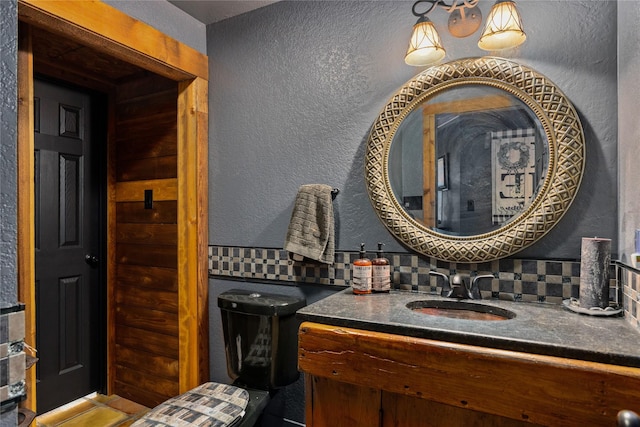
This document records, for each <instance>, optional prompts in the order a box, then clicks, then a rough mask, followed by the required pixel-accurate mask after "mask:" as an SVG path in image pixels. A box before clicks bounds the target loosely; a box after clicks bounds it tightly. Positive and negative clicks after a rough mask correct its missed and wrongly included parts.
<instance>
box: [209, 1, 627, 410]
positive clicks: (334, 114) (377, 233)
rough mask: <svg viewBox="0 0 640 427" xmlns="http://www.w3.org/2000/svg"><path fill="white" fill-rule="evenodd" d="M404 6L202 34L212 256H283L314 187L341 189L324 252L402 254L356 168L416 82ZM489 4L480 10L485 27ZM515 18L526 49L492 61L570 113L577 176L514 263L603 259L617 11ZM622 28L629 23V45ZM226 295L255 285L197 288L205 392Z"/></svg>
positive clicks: (330, 10)
mask: <svg viewBox="0 0 640 427" xmlns="http://www.w3.org/2000/svg"><path fill="white" fill-rule="evenodd" d="M412 4H413V2H412V1H370V2H364V1H301V2H290V1H283V2H279V3H276V4H273V5H270V6H267V7H265V8H262V9H258V10H256V11H253V12H251V13H248V14H245V15H241V16H238V17H235V18H231V19H228V20H225V21H222V22H220V23H216V24H212V25H209V26H208V27H207V53H208V55H209V65H210V86H209V87H210V96H209V111H210V116H209V125H210V127H209V129H210V140H209V145H210V154H209V178H210V183H209V203H210V205H209V209H210V213H209V218H210V219H209V221H210V222H209V224H210V237H209V242H210V243H211V244H214V245H229V246H234V245H236V246H249V247H251V246H257V247H274V248H282V245H283V240H284V236H285V233H286V229H287V225H288V222H289V218H290V215H291V210H292V207H293V200H294V198H295V194H296V192H297V189H298V187H299V186H300V185H302V184H308V183H326V184H329V185H331V186H334V187H338V188H340V190H341V192H340V194H339V195H338V197H337V198H336V200H335V202H334V206H335V216H336V245H337V248H339V249H341V250H356V249H357V248H358V247H359V243H360V242H365V243H366V244H367V247H368V248H370V249H373V248H374V247H375V243H376V242H378V241H383V242H385V243H386V246H385V249H386V250H388V251H395V252H403V251H406V249H405V248H404V247H403V246H402V245H401V244H400V243H399V242H397V241H396V240H395V239H394V238H393V237H392V236H391V234H390V233H389V232H387V230H386V229H385V228H384V227H383V225H382V224H381V222H380V221H379V220H378V218H377V216H376V214H375V212H374V210H373V208H372V207H371V203H370V202H369V199H368V196H367V193H366V188H365V183H364V165H363V157H364V150H365V143H366V140H367V137H368V133H369V130H370V126H371V125H372V124H373V122H374V120H375V119H376V117H377V115H378V114H379V113H380V110H381V108H382V107H383V106H384V105H385V103H386V102H387V100H388V99H389V97H390V96H391V95H392V94H393V93H394V92H395V91H396V90H397V89H398V88H399V87H400V86H401V85H403V84H404V83H405V82H406V81H407V80H409V79H410V78H411V77H412V76H413V75H415V74H417V73H418V72H419V71H421V70H422V69H421V68H414V67H409V66H407V65H405V64H404V53H405V51H406V47H407V40H408V37H409V34H410V31H411V27H412V25H413V24H414V23H415V19H416V18H415V17H413V15H412V14H411V6H412ZM491 4H492V2H486V3H485V2H481V7H483V12H484V13H485V15H486V13H488V11H487V8H488V6H489V5H491ZM518 8H519V10H520V12H521V14H522V16H523V20H524V24H525V28H526V32H527V35H528V39H527V41H526V43H525V44H524V45H522V46H521V47H520V48H518V49H516V50H515V51H513V52H509V53H508V54H503V56H506V57H508V58H510V59H513V60H516V61H518V62H521V63H523V64H525V65H527V66H529V67H532V68H533V69H535V70H537V71H539V72H541V73H543V74H545V75H546V76H547V77H549V78H550V79H551V80H552V81H554V82H555V83H556V85H557V86H558V87H560V88H561V89H562V91H563V92H564V93H565V94H566V95H567V97H568V98H569V99H570V100H571V101H572V102H573V104H574V106H575V107H576V109H577V110H578V113H579V115H580V117H581V120H582V124H583V127H584V130H585V135H586V145H587V147H586V150H587V163H586V169H585V175H584V179H583V183H582V187H581V190H580V191H579V194H578V196H577V198H576V200H575V202H574V205H573V206H572V208H571V209H570V210H569V212H568V213H567V214H566V215H565V217H564V218H563V219H562V220H561V222H560V223H559V224H558V225H557V226H556V227H555V228H554V229H553V230H552V231H551V232H549V234H548V235H546V236H545V237H544V238H543V239H542V240H541V241H539V242H538V243H536V244H535V245H534V246H531V247H530V248H527V249H525V250H524V251H522V252H520V253H518V254H517V255H516V256H517V257H518V258H543V259H554V258H570V259H575V258H579V257H580V243H581V238H582V237H584V236H599V237H609V238H612V239H613V240H614V244H613V247H614V248H615V247H616V246H617V215H618V207H617V206H618V205H617V144H616V138H617V126H616V123H617V121H616V117H617V96H616V85H617V80H616V78H617V74H616V31H617V30H616V21H617V19H616V18H617V7H616V3H615V2H613V1H597V2H596V1H589V2H583V1H565V0H553V1H551V0H519V1H518ZM430 17H431V18H432V20H433V21H435V22H436V25H437V26H439V27H440V28H442V24H443V23H444V22H446V19H447V14H446V12H444V11H442V10H437V11H436V12H434V13H433V14H431V16H430ZM636 22H637V21H636ZM632 25H633V21H632V20H630V21H629V27H628V32H633V31H632V30H631V28H635V27H633V26H632ZM594 29H598V31H595V30H594ZM440 34H441V36H442V38H443V43H444V44H445V47H446V48H447V49H448V52H447V60H453V59H458V58H463V57H470V56H483V55H485V52H483V51H481V50H480V49H479V48H478V47H477V45H476V37H475V36H474V37H470V38H467V39H454V38H453V37H451V36H449V35H448V34H447V31H446V29H441V31H440ZM630 37H638V36H637V34H634V35H630ZM630 43H631V42H630ZM635 46H636V47H635V48H634V49H635V50H636V51H637V50H638V49H637V43H636V45H635ZM629 78H630V79H631V78H632V77H631V75H630V76H629ZM635 110H636V109H632V108H630V111H629V114H632V113H633V111H635ZM636 140H637V139H636ZM636 158H638V157H637V155H636ZM636 211H637V209H636ZM614 251H615V249H614ZM616 256H617V255H616V254H614V258H615V257H616ZM234 285H241V286H243V287H251V288H254V287H256V288H262V287H263V286H264V285H255V284H244V283H243V284H240V283H238V282H228V281H221V280H211V282H210V291H211V311H210V328H211V375H212V378H213V379H214V380H217V381H228V377H227V376H226V367H225V362H224V349H223V348H222V338H221V324H220V314H219V312H218V309H217V306H216V304H215V297H216V295H217V293H219V292H220V291H222V290H224V289H227V288H229V287H231V286H234ZM266 286H267V287H268V289H269V290H270V291H272V292H280V291H281V290H282V291H284V292H292V290H291V289H290V288H286V287H280V286H273V285H266ZM294 289H295V288H294ZM295 292H299V291H295ZM326 292H331V291H330V290H327V291H326ZM294 389H295V387H294ZM288 399H289V400H287V405H289V406H290V407H291V408H292V409H291V410H290V411H288V412H287V416H288V417H290V418H292V419H295V420H297V421H301V420H300V419H299V418H298V416H299V415H298V414H299V412H298V411H297V410H295V408H298V407H300V405H301V402H302V399H303V397H302V396H297V397H296V394H295V393H289V394H288ZM296 399H300V400H299V401H297V400H296Z"/></svg>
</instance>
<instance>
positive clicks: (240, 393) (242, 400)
mask: <svg viewBox="0 0 640 427" xmlns="http://www.w3.org/2000/svg"><path fill="white" fill-rule="evenodd" d="M248 402H249V393H248V392H247V391H246V390H244V389H241V388H239V387H235V386H232V385H228V384H218V383H213V382H209V383H205V384H202V385H200V386H198V387H196V388H194V389H192V390H189V391H188V392H186V393H184V394H181V395H180V396H176V397H173V398H171V399H169V400H167V401H166V402H163V403H161V404H160V405H158V406H156V407H155V408H153V409H152V410H151V411H150V412H148V413H147V414H145V415H144V416H143V417H142V418H140V419H139V420H138V421H136V422H135V423H134V424H133V425H132V426H131V427H152V426H153V427H160V426H170V427H183V426H197V427H226V426H233V425H234V424H235V423H236V422H238V421H240V420H241V419H242V417H243V416H244V410H245V408H246V407H247V403H248Z"/></svg>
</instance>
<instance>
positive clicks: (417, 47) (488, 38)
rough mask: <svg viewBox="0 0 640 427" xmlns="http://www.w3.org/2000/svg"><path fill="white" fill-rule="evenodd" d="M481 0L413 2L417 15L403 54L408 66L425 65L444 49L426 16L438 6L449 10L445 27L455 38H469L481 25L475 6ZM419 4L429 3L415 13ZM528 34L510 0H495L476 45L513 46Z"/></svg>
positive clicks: (443, 52) (489, 48) (438, 58)
mask: <svg viewBox="0 0 640 427" xmlns="http://www.w3.org/2000/svg"><path fill="white" fill-rule="evenodd" d="M479 1H480V0H452V3H451V4H447V3H445V1H444V0H418V1H416V2H415V3H414V4H413V7H412V8H411V12H412V13H413V15H414V16H416V17H418V21H417V22H416V24H415V25H414V26H413V32H412V34H411V40H410V41H409V48H408V49H407V54H406V55H405V58H404V60H405V62H406V63H407V64H408V65H414V66H425V65H431V64H434V63H436V62H438V61H439V60H441V59H442V58H443V57H444V55H445V53H446V51H445V49H444V47H443V46H442V41H441V40H440V35H439V34H438V32H437V31H436V29H435V26H434V25H433V22H431V20H429V18H427V15H428V14H429V13H430V12H431V11H432V10H433V9H434V8H435V7H436V6H440V7H442V8H444V9H445V10H446V11H447V12H448V13H449V22H448V29H449V32H450V33H451V35H453V36H454V37H468V36H470V35H471V34H473V33H475V32H476V31H477V30H478V28H480V25H481V24H482V12H481V11H480V9H479V8H478V2H479ZM422 3H427V4H428V6H427V8H426V10H425V11H424V12H418V11H417V7H419V6H421V5H422ZM526 38H527V36H526V35H525V33H524V31H523V29H522V19H521V18H520V14H519V13H518V10H517V9H516V5H515V2H514V1H513V0H497V1H496V2H495V4H494V5H493V7H492V8H491V12H489V17H488V18H487V22H486V23H485V27H484V31H483V32H482V36H480V40H479V41H478V47H479V48H480V49H483V50H488V51H495V50H502V49H508V48H513V47H516V46H519V45H520V44H522V43H523V42H524V41H525V39H526Z"/></svg>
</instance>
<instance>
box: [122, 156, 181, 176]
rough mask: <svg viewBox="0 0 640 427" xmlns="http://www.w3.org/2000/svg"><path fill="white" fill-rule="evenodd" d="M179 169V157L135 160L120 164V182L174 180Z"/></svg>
mask: <svg viewBox="0 0 640 427" xmlns="http://www.w3.org/2000/svg"><path fill="white" fill-rule="evenodd" d="M177 169H178V156H165V157H154V158H146V159H133V160H128V161H122V162H119V163H118V170H117V176H118V181H120V182H124V181H142V180H155V179H166V178H173V177H175V176H176V170H177Z"/></svg>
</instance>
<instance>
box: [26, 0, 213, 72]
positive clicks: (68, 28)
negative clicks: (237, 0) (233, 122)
mask: <svg viewBox="0 0 640 427" xmlns="http://www.w3.org/2000/svg"><path fill="white" fill-rule="evenodd" d="M18 16H19V18H20V20H21V21H24V22H28V23H30V24H33V25H34V26H38V27H42V28H45V29H47V30H48V31H51V32H55V33H58V34H63V35H65V36H66V37H68V38H71V39H74V40H81V41H82V43H83V44H85V45H86V46H89V47H91V48H94V49H96V50H98V51H101V52H105V53H108V54H110V55H112V56H114V57H115V58H117V59H120V60H122V61H126V62H130V63H132V64H136V65H138V66H140V67H142V68H145V69H147V70H149V71H152V72H154V73H157V74H160V75H161V76H165V77H168V78H170V79H172V80H176V81H180V80H186V79H190V78H194V77H199V78H202V79H205V80H207V79H208V73H209V71H208V62H207V57H206V55H203V54H201V53H200V52H198V51H196V50H195V49H193V48H191V47H189V46H187V45H185V44H182V43H180V42H178V41H177V40H175V39H173V38H171V37H169V36H167V35H166V34H164V33H162V32H160V31H158V30H156V29H155V28H153V27H151V26H150V25H147V24H145V23H143V22H141V21H138V20H137V19H134V18H132V17H130V16H128V15H126V14H124V13H122V12H120V11H119V10H117V9H115V8H113V7H111V6H109V5H108V4H106V3H102V2H100V1H89V0H85V1H73V0H60V1H48V0H18Z"/></svg>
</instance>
